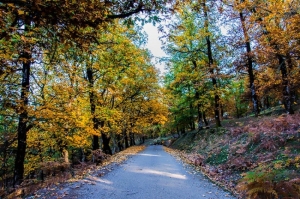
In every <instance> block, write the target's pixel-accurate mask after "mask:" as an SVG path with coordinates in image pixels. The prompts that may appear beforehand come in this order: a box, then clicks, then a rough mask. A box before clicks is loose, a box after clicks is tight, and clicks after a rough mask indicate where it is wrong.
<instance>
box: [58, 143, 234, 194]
mask: <svg viewBox="0 0 300 199" xmlns="http://www.w3.org/2000/svg"><path fill="white" fill-rule="evenodd" d="M78 183H80V182H77V185H76V184H75V185H73V188H70V189H67V190H65V191H67V192H68V193H66V194H67V195H65V197H63V198H68V199H71V198H82V199H84V198H86V199H127V198H128V199H129V198H130V199H169V198H170V199H189V198H190V199H195V198H211V199H222V198H224V199H225V198H226V199H229V198H230V199H231V198H235V197H233V196H231V195H230V193H228V192H225V191H224V190H222V189H221V188H219V187H218V186H216V185H214V184H213V183H212V182H211V181H209V180H208V179H207V178H205V177H204V176H202V175H199V174H198V175H195V174H191V170H190V169H189V168H185V167H184V166H183V164H182V163H181V162H179V161H178V160H176V159H175V158H174V157H173V156H171V155H170V154H168V153H167V152H165V151H164V150H163V147H162V146H158V145H155V146H148V147H147V148H146V149H145V150H144V151H143V152H141V153H139V154H137V155H134V156H133V157H131V158H129V160H127V161H126V162H125V163H124V164H121V165H119V166H117V167H116V168H115V169H114V170H112V171H111V172H109V173H107V174H106V175H104V176H101V177H96V176H93V177H90V178H89V179H88V180H85V181H84V183H81V184H80V186H78ZM62 191H64V190H62Z"/></svg>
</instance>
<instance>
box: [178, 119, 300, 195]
mask: <svg viewBox="0 0 300 199" xmlns="http://www.w3.org/2000/svg"><path fill="white" fill-rule="evenodd" d="M227 123H228V124H230V126H229V125H228V126H224V128H219V129H214V130H212V129H210V130H202V131H200V132H197V131H193V132H191V133H188V134H186V135H185V136H184V137H182V138H180V139H178V140H177V141H175V142H174V144H173V145H172V147H173V148H175V149H180V150H181V151H182V153H184V154H182V155H181V156H184V159H185V160H186V161H187V162H188V163H190V164H194V165H196V166H197V167H201V170H202V171H203V172H205V173H206V174H207V175H208V176H210V177H211V178H212V179H213V180H215V181H219V182H220V183H221V184H223V185H224V186H227V188H228V189H229V190H232V191H233V192H236V193H239V197H241V198H257V199H259V198H262V199H265V198H295V199H297V198H299V196H300V156H299V153H300V144H299V143H300V115H299V114H294V115H280V116H265V117H261V118H258V119H257V118H253V119H252V118H246V119H244V120H242V121H241V120H240V121H237V122H234V121H231V122H227Z"/></svg>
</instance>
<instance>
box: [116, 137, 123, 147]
mask: <svg viewBox="0 0 300 199" xmlns="http://www.w3.org/2000/svg"><path fill="white" fill-rule="evenodd" d="M117 142H118V149H119V151H122V150H123V144H122V139H121V135H120V134H117Z"/></svg>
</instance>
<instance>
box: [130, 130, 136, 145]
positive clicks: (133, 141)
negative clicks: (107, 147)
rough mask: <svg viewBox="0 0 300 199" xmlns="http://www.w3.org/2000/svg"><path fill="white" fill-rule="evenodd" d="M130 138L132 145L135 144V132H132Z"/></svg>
mask: <svg viewBox="0 0 300 199" xmlns="http://www.w3.org/2000/svg"><path fill="white" fill-rule="evenodd" d="M129 138H130V146H134V145H135V140H134V133H132V132H130V133H129Z"/></svg>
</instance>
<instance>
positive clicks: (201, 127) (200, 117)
mask: <svg viewBox="0 0 300 199" xmlns="http://www.w3.org/2000/svg"><path fill="white" fill-rule="evenodd" d="M197 112H198V130H202V129H203V118H202V113H201V111H200V104H198V106H197Z"/></svg>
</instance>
